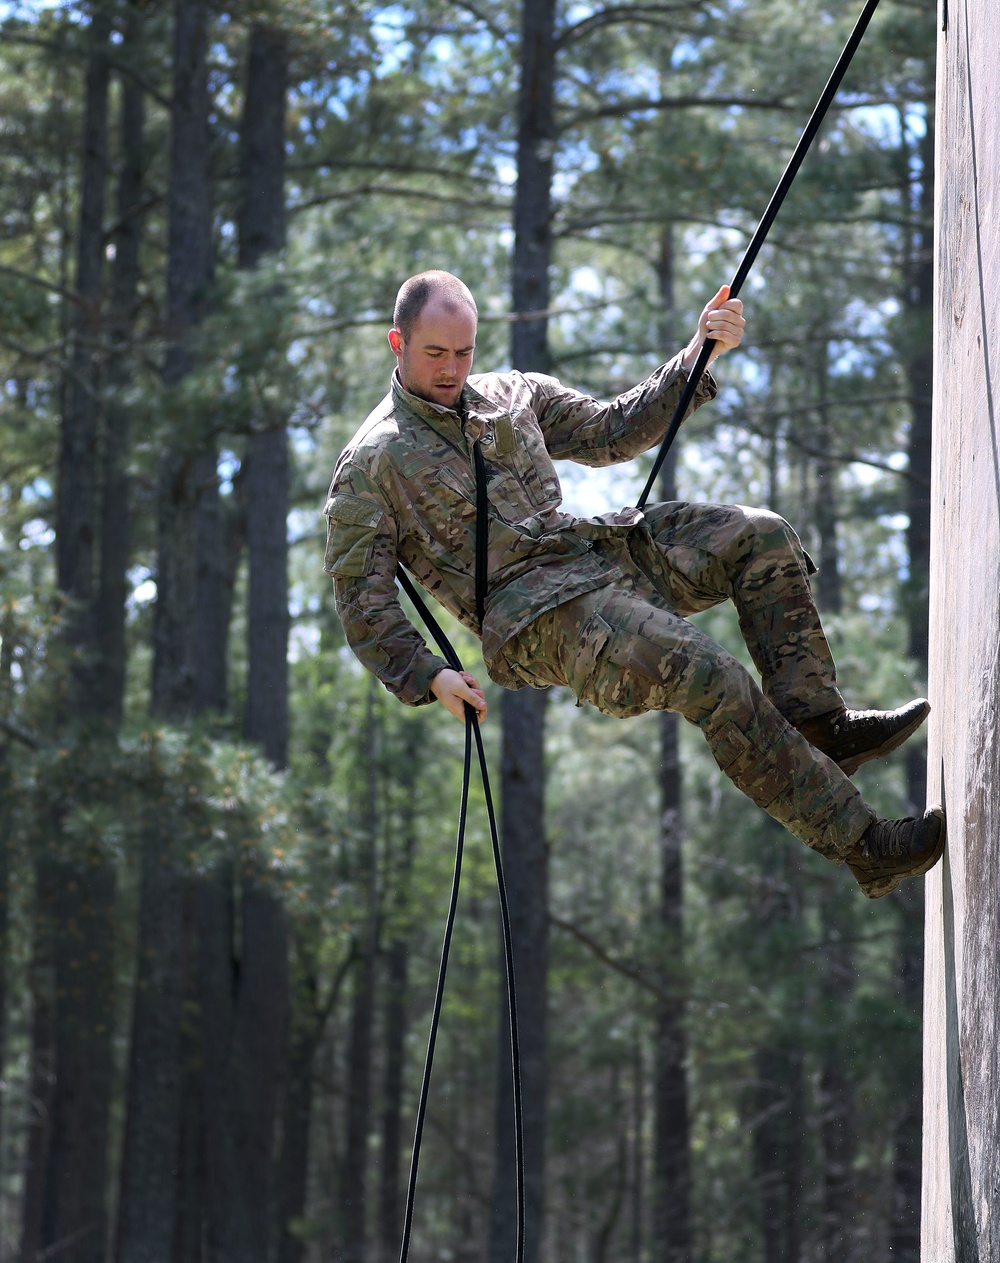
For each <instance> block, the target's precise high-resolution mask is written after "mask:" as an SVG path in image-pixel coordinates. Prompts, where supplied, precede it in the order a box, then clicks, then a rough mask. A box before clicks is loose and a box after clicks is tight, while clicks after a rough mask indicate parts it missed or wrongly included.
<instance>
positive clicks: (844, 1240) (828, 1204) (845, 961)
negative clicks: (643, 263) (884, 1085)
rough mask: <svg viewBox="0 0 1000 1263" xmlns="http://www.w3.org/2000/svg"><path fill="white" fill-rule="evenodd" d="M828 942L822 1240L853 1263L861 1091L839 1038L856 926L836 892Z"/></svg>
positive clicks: (850, 990) (834, 1260)
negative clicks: (841, 905) (840, 1020)
mask: <svg viewBox="0 0 1000 1263" xmlns="http://www.w3.org/2000/svg"><path fill="white" fill-rule="evenodd" d="M823 913H824V941H825V943H826V953H825V963H826V986H825V994H826V1000H827V1004H828V1006H829V1012H830V1017H831V1022H830V1029H828V1031H827V1032H826V1035H825V1038H824V1041H823V1064H822V1069H821V1072H820V1085H819V1087H820V1111H821V1135H822V1140H823V1159H824V1180H823V1195H824V1201H823V1241H824V1249H825V1254H824V1256H823V1257H824V1260H825V1263H854V1261H855V1260H857V1259H858V1257H859V1255H858V1248H859V1237H858V1206H859V1200H858V1190H857V1187H856V1177H855V1162H856V1160H857V1148H858V1137H857V1089H856V1085H855V1083H854V1081H853V1078H852V1076H851V1075H850V1074H849V1073H848V1070H849V1067H850V1065H851V1063H852V1056H851V1054H852V1049H851V1047H850V1046H849V1045H848V1044H847V1043H846V1042H845V1041H844V1040H843V1038H840V1037H839V1036H840V1026H839V1023H838V1014H840V1013H844V1012H848V1011H849V1009H850V1007H851V1002H852V998H853V995H854V990H855V985H856V977H857V970H856V966H855V961H854V943H853V940H854V933H855V930H854V926H853V923H852V921H851V920H850V918H849V917H847V916H845V914H844V909H843V908H841V907H840V906H838V904H837V902H836V895H833V896H832V897H831V899H830V902H828V903H827V905H826V907H825V908H824V909H823Z"/></svg>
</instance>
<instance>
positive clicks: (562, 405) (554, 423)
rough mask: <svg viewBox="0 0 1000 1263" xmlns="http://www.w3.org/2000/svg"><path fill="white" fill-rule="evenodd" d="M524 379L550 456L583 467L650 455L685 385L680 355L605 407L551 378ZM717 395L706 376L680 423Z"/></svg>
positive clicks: (713, 382) (588, 396) (709, 375)
mask: <svg viewBox="0 0 1000 1263" xmlns="http://www.w3.org/2000/svg"><path fill="white" fill-rule="evenodd" d="M526 376H527V378H528V380H529V381H530V382H531V385H532V387H533V392H534V396H535V401H536V402H535V413H536V416H537V417H538V422H539V425H540V426H541V428H542V433H543V435H544V436H545V446H546V447H547V448H548V450H549V453H550V454H551V455H552V456H553V457H554V458H555V459H556V460H573V461H577V462H578V463H579V464H582V465H614V464H617V463H618V462H620V461H627V460H632V459H633V458H634V457H636V456H639V455H640V454H641V453H642V452H647V451H649V449H650V448H651V447H653V446H654V445H655V444H657V443H659V442H660V441H661V439H662V438H663V436H664V435H665V434H666V432H667V428H668V426H669V425H670V420H671V418H672V417H673V415H674V409H675V408H676V407H677V404H678V401H679V400H680V397H681V393H682V391H683V389H684V387H685V385H686V384H687V373H686V372H685V370H684V369H683V368H681V366H680V355H679V354H678V355H676V356H674V358H673V359H672V360H669V361H668V362H667V363H666V364H661V365H660V367H659V368H658V369H656V370H655V372H653V373H651V374H650V375H649V377H647V378H646V379H645V381H641V382H640V383H639V384H638V386H634V387H633V388H632V389H631V390H629V391H626V392H625V393H624V394H622V395H619V396H618V397H617V398H616V399H612V400H611V401H610V402H609V403H602V402H600V401H599V400H597V399H593V398H591V396H590V395H584V394H581V393H580V392H578V391H574V390H569V389H568V388H567V387H565V386H563V385H562V384H561V383H560V382H559V381H557V380H556V379H555V378H554V377H545V376H543V375H541V374H537V373H530V374H526ZM717 392H718V386H717V385H716V383H715V379H714V377H712V375H711V374H710V373H707V372H706V373H705V374H704V375H703V376H702V379H701V381H700V382H699V383H698V389H697V390H696V391H695V396H694V399H693V400H692V401H691V406H690V408H689V410H688V413H687V416H686V417H685V420H687V417H689V416H690V415H691V413H692V412H694V410H695V409H696V408H700V407H701V405H702V404H703V403H706V402H707V401H708V400H709V399H714V398H715V396H716V394H717Z"/></svg>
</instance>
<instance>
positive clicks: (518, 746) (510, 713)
mask: <svg viewBox="0 0 1000 1263" xmlns="http://www.w3.org/2000/svg"><path fill="white" fill-rule="evenodd" d="M547 699H548V694H547V693H546V692H544V691H538V690H535V689H531V690H529V689H525V690H523V691H522V692H520V693H505V694H504V697H503V702H502V705H503V770H502V794H503V857H504V874H505V878H506V884H507V898H508V901H509V903H510V918H511V932H512V935H513V940H514V977H515V984H516V988H517V1021H518V1033H519V1036H520V1064H521V1092H522V1097H523V1101H524V1185H525V1187H524V1257H525V1260H526V1263H535V1261H536V1260H538V1258H539V1257H540V1249H541V1236H542V1215H543V1209H544V1174H545V1104H546V1098H547V1062H546V1027H547V1012H546V1010H547V1003H548V952H549V943H548V848H547V845H546V840H545V833H544V829H543V825H542V821H543V818H544V801H545V752H544V731H545V705H546V701H547ZM499 1053H500V1055H499V1058H498V1073H497V1100H496V1127H495V1131H496V1154H497V1165H496V1176H495V1183H494V1190H493V1215H492V1226H491V1232H490V1258H491V1259H492V1260H493V1261H494V1263H500V1261H501V1260H503V1261H506V1260H509V1259H511V1258H513V1257H514V1242H515V1227H516V1206H515V1201H514V1170H515V1165H514V1155H515V1149H514V1118H513V1106H512V1099H513V1098H512V1091H513V1088H512V1070H511V1054H510V1026H509V1024H508V1020H507V1008H506V1003H505V999H502V1008H501V1022H500V1048H499Z"/></svg>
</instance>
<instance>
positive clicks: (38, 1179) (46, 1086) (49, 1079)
mask: <svg viewBox="0 0 1000 1263" xmlns="http://www.w3.org/2000/svg"><path fill="white" fill-rule="evenodd" d="M35 873H36V878H35V882H36V884H35V938H34V943H33V947H32V960H31V1000H32V1014H31V1074H30V1079H29V1083H28V1119H27V1130H28V1139H27V1151H26V1154H25V1161H24V1187H23V1190H22V1195H21V1239H20V1252H19V1257H20V1259H21V1263H34V1261H35V1259H37V1258H38V1257H40V1251H41V1250H42V1244H43V1243H42V1216H43V1214H44V1209H45V1175H46V1164H47V1160H48V1152H49V1134H50V1130H51V1121H52V1091H53V1085H54V1084H55V1035H54V1031H53V1010H54V1007H55V966H54V964H53V960H52V950H53V931H52V927H51V926H50V925H49V924H48V921H49V919H50V918H51V916H52V905H53V902H54V899H55V889H54V885H53V880H52V879H53V873H52V866H51V865H42V864H39V865H38V866H37V868H36V870H35Z"/></svg>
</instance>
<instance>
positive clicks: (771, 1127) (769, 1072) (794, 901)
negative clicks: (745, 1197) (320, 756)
mask: <svg viewBox="0 0 1000 1263" xmlns="http://www.w3.org/2000/svg"><path fill="white" fill-rule="evenodd" d="M765 827H766V828H768V829H770V830H772V831H773V830H775V829H777V827H778V826H777V825H775V824H774V823H773V822H771V821H769V822H768V823H767V824H766V826H765ZM771 854H772V856H773V858H772V859H770V861H769V863H781V864H782V865H783V866H784V872H783V873H779V872H777V871H774V872H769V873H768V880H767V881H766V882H765V883H764V885H765V887H770V888H771V894H770V896H769V902H768V904H767V906H765V907H763V908H762V909H761V914H760V916H759V918H758V920H759V924H760V928H761V931H762V932H763V933H767V931H768V927H769V926H771V925H774V924H776V923H782V922H783V923H786V924H787V925H789V926H791V925H794V924H795V923H797V922H798V921H799V920H800V918H801V907H800V892H799V889H798V887H799V877H800V872H799V867H798V861H797V859H796V857H795V855H794V852H792V851H790V850H789V849H788V848H783V849H782V850H781V851H779V852H772V853H771ZM779 857H780V858H779ZM779 882H780V883H782V885H783V889H781V891H780V896H778V891H779ZM756 1064H757V1091H756V1098H757V1099H756V1115H757V1120H756V1124H755V1126H754V1129H753V1165H754V1174H755V1179H756V1182H757V1186H758V1189H759V1194H760V1211H761V1219H760V1224H761V1243H762V1246H763V1250H762V1253H763V1258H764V1263H799V1255H800V1248H801V1235H802V1231H801V1209H800V1202H801V1187H802V1159H803V1136H804V1133H805V1118H804V1114H805V1109H804V1093H805V1084H804V1070H803V1054H802V1048H801V1034H800V1031H799V1028H798V1014H797V1012H792V1013H790V1014H789V1015H788V1017H787V1019H786V1021H785V1023H784V1024H783V1029H779V1030H775V1031H773V1032H772V1033H771V1036H770V1038H769V1039H766V1040H765V1041H764V1042H763V1043H762V1044H761V1046H760V1047H759V1048H758V1050H757V1056H756Z"/></svg>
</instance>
